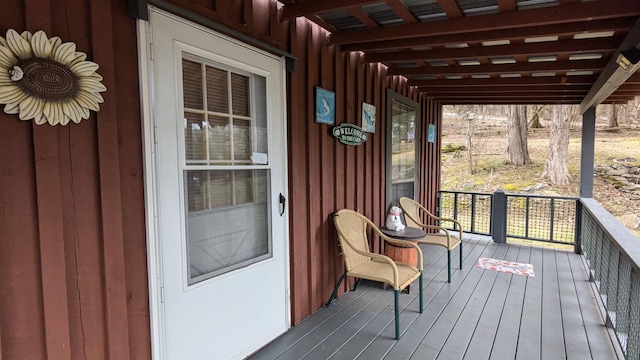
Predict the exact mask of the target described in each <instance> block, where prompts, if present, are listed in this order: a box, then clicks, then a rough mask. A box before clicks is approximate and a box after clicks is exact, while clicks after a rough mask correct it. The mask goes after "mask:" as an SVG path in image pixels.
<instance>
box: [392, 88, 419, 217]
mask: <svg viewBox="0 0 640 360" xmlns="http://www.w3.org/2000/svg"><path fill="white" fill-rule="evenodd" d="M394 101H396V102H399V103H401V104H403V105H405V106H408V107H411V108H413V109H415V111H416V117H415V120H414V121H415V125H414V131H415V134H414V138H413V139H414V140H413V143H414V146H415V149H414V160H413V161H414V167H413V168H414V172H413V197H414V200H415V199H416V198H417V197H418V195H419V194H418V189H419V186H418V181H419V177H418V175H419V173H420V172H419V170H420V169H419V165H420V162H419V154H420V140H421V124H420V120H421V119H422V116H421V108H420V104H419V103H417V102H415V101H413V100H411V99H410V98H408V97H406V96H404V95H401V94H399V93H397V92H395V91H393V90H391V89H387V100H386V106H387V108H386V129H387V134H386V139H385V143H386V151H385V167H386V169H385V172H386V176H385V179H386V184H385V196H386V204H387V210H388V209H389V208H391V207H392V206H394V205H397V204H396V203H394V199H392V196H393V173H392V165H393V102H394Z"/></svg>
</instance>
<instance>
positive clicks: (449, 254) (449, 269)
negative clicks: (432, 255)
mask: <svg viewBox="0 0 640 360" xmlns="http://www.w3.org/2000/svg"><path fill="white" fill-rule="evenodd" d="M447 282H448V283H451V250H449V249H447Z"/></svg>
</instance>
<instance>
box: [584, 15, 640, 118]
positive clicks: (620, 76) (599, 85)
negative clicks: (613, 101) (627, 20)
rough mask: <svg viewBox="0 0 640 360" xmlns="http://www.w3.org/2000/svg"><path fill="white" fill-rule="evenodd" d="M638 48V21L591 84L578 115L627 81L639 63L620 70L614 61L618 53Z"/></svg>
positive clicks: (639, 20) (639, 27)
mask: <svg viewBox="0 0 640 360" xmlns="http://www.w3.org/2000/svg"><path fill="white" fill-rule="evenodd" d="M632 48H636V49H637V48H640V19H638V21H637V22H636V24H635V25H634V26H633V28H632V29H631V30H630V31H629V33H627V37H626V38H625V39H624V41H622V43H621V44H620V47H619V48H618V51H616V53H615V54H613V56H612V57H611V59H610V60H609V63H608V64H607V66H606V67H605V68H604V70H603V71H602V73H600V76H599V77H598V80H596V82H595V83H594V84H593V86H592V88H591V90H589V93H588V94H587V96H586V97H585V98H584V100H582V102H581V103H580V113H581V114H584V112H585V111H587V110H588V109H589V108H590V107H593V106H596V105H598V104H599V103H601V102H602V101H603V100H604V99H606V98H608V97H609V95H611V94H612V93H613V92H614V91H615V90H616V89H617V88H618V86H620V85H622V84H623V83H624V82H625V81H627V79H629V78H630V77H631V76H632V75H633V74H634V73H635V72H636V70H638V68H640V62H638V63H637V64H635V65H632V66H629V68H628V69H626V70H625V69H623V68H621V67H620V66H619V65H618V64H617V63H616V59H617V58H618V54H619V53H620V51H624V50H628V49H632Z"/></svg>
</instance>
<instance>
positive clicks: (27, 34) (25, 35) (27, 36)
mask: <svg viewBox="0 0 640 360" xmlns="http://www.w3.org/2000/svg"><path fill="white" fill-rule="evenodd" d="M20 36H21V37H22V38H23V39H25V40H27V42H31V36H32V35H31V31H28V30H25V31H23V32H22V34H20Z"/></svg>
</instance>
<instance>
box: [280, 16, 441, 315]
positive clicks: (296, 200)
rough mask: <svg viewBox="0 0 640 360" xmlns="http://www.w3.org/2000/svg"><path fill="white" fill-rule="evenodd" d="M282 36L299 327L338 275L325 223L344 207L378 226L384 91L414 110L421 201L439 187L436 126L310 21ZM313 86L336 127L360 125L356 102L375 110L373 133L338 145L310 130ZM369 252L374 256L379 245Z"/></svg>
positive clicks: (432, 107)
mask: <svg viewBox="0 0 640 360" xmlns="http://www.w3.org/2000/svg"><path fill="white" fill-rule="evenodd" d="M289 34H290V39H289V44H290V48H289V49H287V50H288V51H290V52H291V53H292V54H293V55H294V56H296V57H298V61H299V63H298V71H297V72H295V73H292V74H290V75H289V76H290V81H289V88H288V91H287V93H288V94H289V96H288V99H287V103H288V113H289V120H288V134H289V136H288V144H287V146H288V148H289V196H290V199H289V200H290V204H291V205H290V214H289V215H290V249H291V281H292V301H293V303H292V311H293V314H292V315H293V323H294V324H298V323H299V322H300V321H301V320H302V319H303V318H304V317H306V316H308V315H310V314H312V313H314V312H315V311H316V310H318V308H320V307H321V306H322V305H323V304H324V302H326V300H327V299H328V297H329V295H330V294H331V291H332V290H333V286H334V284H335V281H336V280H337V279H338V277H339V276H340V275H341V273H342V271H343V266H342V262H341V259H340V257H339V253H340V250H339V248H338V247H337V244H336V240H335V236H336V235H335V229H334V228H333V224H332V222H331V221H330V219H329V216H330V215H331V214H332V213H333V212H334V211H336V210H338V209H341V208H345V207H346V208H352V209H355V210H358V211H360V212H362V213H363V214H365V215H366V216H368V217H369V218H371V219H372V220H373V221H374V222H376V223H378V224H381V223H382V222H383V221H384V218H385V216H386V200H385V190H384V189H385V183H386V182H385V164H386V159H385V154H386V147H385V136H386V123H385V117H386V90H385V89H387V88H390V89H392V90H394V91H396V92H398V93H400V94H402V95H405V96H407V97H409V98H411V99H412V100H414V101H417V102H418V103H419V104H420V106H421V112H422V114H423V121H424V123H423V124H422V126H421V135H422V136H420V141H421V143H420V148H421V149H422V152H423V155H422V156H421V157H420V167H421V168H420V178H421V181H420V186H419V189H420V196H421V198H422V201H426V199H432V198H433V199H435V193H433V191H437V188H438V185H437V179H438V176H439V173H438V172H439V161H438V158H439V156H440V155H439V151H437V148H436V146H438V144H439V140H438V142H437V143H436V144H433V143H428V142H427V128H428V127H427V125H426V122H427V121H429V122H433V123H435V122H436V121H437V119H438V118H437V117H431V118H429V116H430V115H434V114H436V113H437V111H439V106H437V105H436V104H434V103H432V102H431V101H429V100H428V99H424V98H420V97H419V96H418V94H417V92H416V91H415V89H412V88H409V87H407V85H406V80H405V79H404V78H400V77H393V78H391V77H387V76H386V71H385V68H384V67H383V66H382V65H379V64H365V63H364V62H363V60H362V55H361V54H360V53H340V52H339V51H337V50H338V49H337V48H336V47H335V46H332V45H331V44H328V43H327V41H326V38H327V33H326V32H324V30H322V29H319V28H318V27H317V26H316V25H315V24H313V23H311V22H309V21H306V20H304V19H297V20H295V21H291V22H290V33H289ZM316 86H321V87H323V88H325V89H327V90H330V91H333V92H335V93H336V124H340V123H342V122H346V123H352V124H356V125H359V126H360V125H361V111H362V102H363V101H364V102H368V103H370V104H373V105H375V106H376V114H377V121H376V131H375V133H372V134H369V138H368V140H367V142H366V143H364V144H362V145H360V146H355V147H354V146H346V145H342V144H340V143H339V142H338V141H337V140H336V139H334V138H333V137H332V135H331V134H330V126H328V125H325V124H318V123H315V121H314V117H315V112H314V92H315V87H316ZM437 127H438V128H439V127H440V126H439V124H438V126H437ZM434 160H435V162H434ZM427 164H434V167H433V168H429V167H428V166H427ZM431 203H433V204H435V202H433V201H430V202H429V204H431ZM372 245H373V246H374V248H375V249H376V250H377V251H380V250H381V249H380V248H381V244H380V242H379V240H378V239H376V240H375V241H374V243H373V244H372ZM347 286H348V284H345V286H344V287H343V290H345V289H346V288H347Z"/></svg>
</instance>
